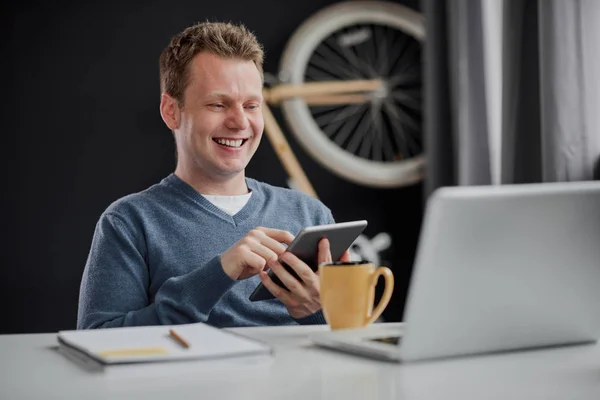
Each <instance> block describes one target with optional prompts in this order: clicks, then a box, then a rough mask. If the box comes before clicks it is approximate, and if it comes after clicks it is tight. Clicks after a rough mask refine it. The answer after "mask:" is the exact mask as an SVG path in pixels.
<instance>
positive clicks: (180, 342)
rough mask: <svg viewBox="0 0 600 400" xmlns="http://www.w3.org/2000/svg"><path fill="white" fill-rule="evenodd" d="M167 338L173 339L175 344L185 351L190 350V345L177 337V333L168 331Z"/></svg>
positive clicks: (171, 330)
mask: <svg viewBox="0 0 600 400" xmlns="http://www.w3.org/2000/svg"><path fill="white" fill-rule="evenodd" d="M169 336H171V337H172V338H173V339H175V340H176V341H177V343H179V344H180V345H182V346H183V347H184V348H186V349H189V348H190V344H189V343H188V342H186V341H185V339H184V338H182V337H181V336H179V335H178V334H177V332H175V331H174V330H173V329H169Z"/></svg>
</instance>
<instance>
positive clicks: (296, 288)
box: [269, 253, 312, 297]
mask: <svg viewBox="0 0 600 400" xmlns="http://www.w3.org/2000/svg"><path fill="white" fill-rule="evenodd" d="M286 254H291V253H286ZM292 255H293V254H292ZM294 257H295V256H294ZM286 264H287V262H286ZM269 268H270V269H271V271H273V273H274V274H275V275H277V277H278V278H279V280H280V281H281V283H283V284H284V285H285V287H287V288H288V289H289V291H290V292H291V293H292V294H293V295H295V296H300V297H308V292H307V291H306V289H305V288H304V285H303V283H302V282H300V281H299V280H298V279H296V278H295V277H294V276H293V275H292V274H290V273H289V272H288V271H287V270H286V269H285V267H284V266H283V265H282V264H281V263H280V262H278V261H276V262H272V263H269ZM306 268H308V266H306ZM308 270H309V271H310V272H312V271H311V270H310V268H308ZM296 273H297V272H296ZM298 275H299V276H300V277H302V276H301V275H300V274H298Z"/></svg>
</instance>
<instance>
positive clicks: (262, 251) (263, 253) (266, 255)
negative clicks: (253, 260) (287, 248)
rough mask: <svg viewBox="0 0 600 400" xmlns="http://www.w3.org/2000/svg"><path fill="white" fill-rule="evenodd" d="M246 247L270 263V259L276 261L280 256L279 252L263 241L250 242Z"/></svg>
mask: <svg viewBox="0 0 600 400" xmlns="http://www.w3.org/2000/svg"><path fill="white" fill-rule="evenodd" d="M246 247H247V248H248V249H249V250H250V251H251V252H252V253H254V254H256V255H258V256H259V257H261V258H262V259H263V260H264V262H265V263H268V262H269V261H276V260H277V259H278V258H279V254H277V253H276V252H275V251H273V250H271V249H270V248H268V247H267V246H264V245H263V244H262V243H259V242H258V241H256V242H249V243H247V244H246Z"/></svg>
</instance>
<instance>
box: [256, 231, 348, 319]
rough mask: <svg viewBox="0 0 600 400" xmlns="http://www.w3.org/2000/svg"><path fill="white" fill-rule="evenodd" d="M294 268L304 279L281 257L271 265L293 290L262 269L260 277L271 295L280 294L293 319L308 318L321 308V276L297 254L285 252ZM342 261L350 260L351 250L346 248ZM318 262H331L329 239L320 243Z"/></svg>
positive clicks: (279, 296) (270, 263)
mask: <svg viewBox="0 0 600 400" xmlns="http://www.w3.org/2000/svg"><path fill="white" fill-rule="evenodd" d="M280 258H281V260H282V261H283V262H285V263H286V264H287V265H288V266H290V268H292V269H293V270H294V271H295V272H296V273H297V274H298V276H299V277H300V280H298V279H296V278H294V276H292V274H290V273H289V272H288V271H287V270H286V269H285V267H284V266H283V265H281V263H279V261H278V260H272V261H269V264H268V265H269V268H271V269H272V270H273V272H274V273H275V275H277V277H278V278H279V279H280V280H281V282H282V283H283V284H284V285H285V286H286V287H287V288H288V289H289V291H288V290H285V289H284V288H282V287H281V286H279V285H277V284H276V283H275V282H273V280H272V279H271V278H270V277H269V275H268V274H267V273H266V272H264V271H261V272H260V279H261V281H262V283H263V285H265V287H266V288H267V289H268V290H269V292H271V294H272V295H273V296H275V297H277V298H278V299H279V300H281V302H282V303H283V304H284V305H285V307H286V308H287V310H288V312H289V313H290V315H291V316H292V317H293V318H296V319H298V318H304V317H307V316H309V315H310V314H312V313H315V312H317V311H319V310H320V309H321V298H320V293H321V286H320V282H319V276H318V275H317V274H316V273H315V272H313V270H312V269H310V267H309V266H308V265H306V263H305V262H304V261H302V260H300V259H299V258H298V257H296V256H295V255H294V254H292V253H289V252H285V253H284V254H283V255H282V256H281V257H280ZM340 261H350V252H349V251H348V250H346V252H345V253H344V255H343V256H342V257H341V258H340ZM317 262H318V264H321V263H324V262H331V251H330V250H329V240H327V239H326V238H323V239H321V241H320V242H319V255H318V258H317Z"/></svg>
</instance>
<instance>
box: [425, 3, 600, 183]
mask: <svg viewBox="0 0 600 400" xmlns="http://www.w3.org/2000/svg"><path fill="white" fill-rule="evenodd" d="M503 4H504V13H503V24H502V45H503V48H502V103H501V104H502V109H501V115H502V118H501V120H502V121H501V123H502V124H501V127H502V129H501V131H500V132H501V136H502V137H501V143H502V146H501V154H499V156H500V159H501V174H500V176H501V182H502V183H526V182H551V181H569V180H588V179H592V178H593V173H594V172H593V171H594V165H595V163H596V162H597V159H598V157H599V154H600V72H599V71H600V24H598V23H597V21H599V20H600V1H597V0H570V1H563V0H539V1H538V0H523V1H518V0H511V1H505V2H504V3H503ZM424 13H425V17H426V29H427V40H426V44H425V46H426V48H425V53H424V54H425V56H424V57H425V60H424V64H425V112H426V114H425V146H426V147H425V151H426V155H427V182H426V188H425V190H426V192H427V194H430V193H431V192H432V191H433V190H435V189H436V188H438V187H440V186H449V185H477V184H489V183H491V178H490V146H489V143H490V142H489V126H488V118H487V111H486V96H485V93H486V84H485V68H484V63H485V57H484V46H485V41H484V40H482V38H483V37H484V35H483V34H484V31H485V29H483V28H484V26H483V16H482V0H448V1H439V0H425V3H424ZM493 151H498V152H500V149H493Z"/></svg>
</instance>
